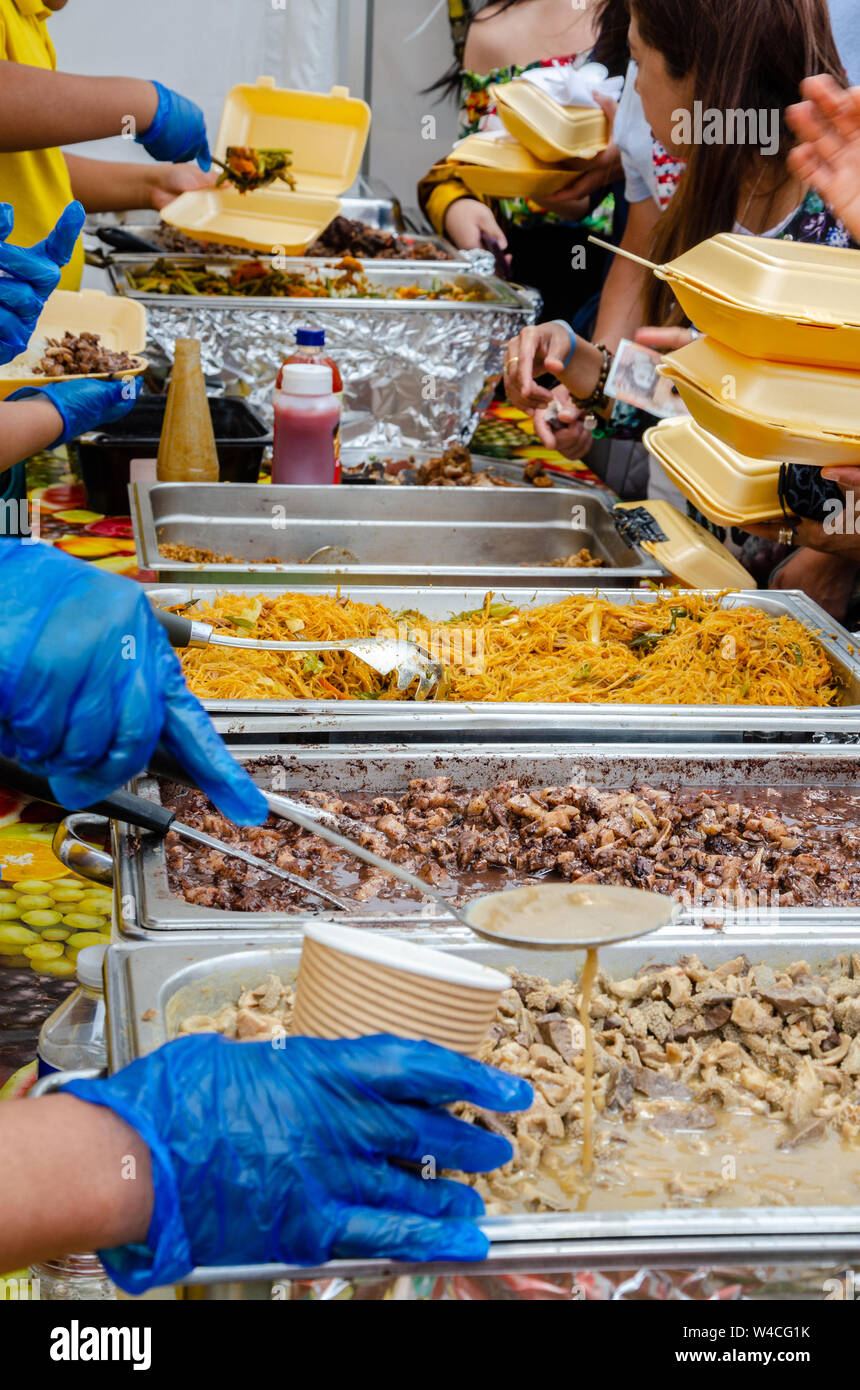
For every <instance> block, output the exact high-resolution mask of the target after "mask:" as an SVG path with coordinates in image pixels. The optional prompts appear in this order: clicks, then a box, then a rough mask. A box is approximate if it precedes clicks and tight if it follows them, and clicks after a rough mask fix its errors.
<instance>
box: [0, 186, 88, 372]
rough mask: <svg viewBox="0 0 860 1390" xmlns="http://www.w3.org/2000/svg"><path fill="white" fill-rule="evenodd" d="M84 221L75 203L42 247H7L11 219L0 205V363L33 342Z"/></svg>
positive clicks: (12, 215) (11, 213)
mask: <svg viewBox="0 0 860 1390" xmlns="http://www.w3.org/2000/svg"><path fill="white" fill-rule="evenodd" d="M85 215H86V214H85V213H84V210H83V208H82V207H81V205H80V203H69V206H68V207H67V208H66V209H65V211H64V212H63V214H62V216H61V217H60V219H59V221H58V222H57V225H56V227H55V228H54V230H53V231H52V232H49V233H48V235H47V236H46V237H45V240H44V241H40V242H37V244H36V245H35V246H9V245H7V243H6V238H7V237H8V236H9V234H10V233H11V231H12V228H13V226H14V224H15V213H14V209H13V208H11V207H10V205H9V204H8V203H0V271H2V272H3V274H2V276H0V362H11V361H12V358H13V357H17V356H18V353H19V352H23V351H24V349H25V348H26V346H27V344H28V343H29V341H30V339H31V338H32V336H33V330H34V329H35V327H36V323H37V321H38V318H39V315H40V314H41V312H42V309H43V307H44V304H45V300H46V299H47V298H48V295H49V294H52V293H53V291H54V290H55V289H56V288H57V285H58V284H59V283H60V271H61V268H62V267H63V266H64V265H67V264H68V262H69V261H70V260H71V257H72V252H73V251H74V249H75V242H76V241H77V239H78V237H79V236H80V232H81V228H82V227H83V225H84V217H85Z"/></svg>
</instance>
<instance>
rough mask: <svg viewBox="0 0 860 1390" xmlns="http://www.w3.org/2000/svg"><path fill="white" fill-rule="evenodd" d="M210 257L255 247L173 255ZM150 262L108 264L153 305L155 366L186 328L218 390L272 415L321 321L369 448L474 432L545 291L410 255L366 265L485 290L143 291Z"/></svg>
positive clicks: (392, 280) (220, 262) (358, 436)
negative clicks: (336, 293)
mask: <svg viewBox="0 0 860 1390" xmlns="http://www.w3.org/2000/svg"><path fill="white" fill-rule="evenodd" d="M154 259H155V258H150V261H149V263H150V264H151V263H152V260H154ZM201 259H205V260H206V263H207V264H208V265H211V266H212V268H213V269H214V270H216V271H220V272H221V273H225V272H229V270H230V268H231V267H232V266H235V265H239V264H242V263H243V262H245V261H247V260H248V257H247V256H245V257H232V258H231V257H226V258H220V259H219V258H209V257H207V258H201V257H194V256H192V257H185V258H183V257H176V258H174V259H172V261H171V264H175V265H181V264H183V263H187V262H188V261H189V260H191V261H195V260H196V261H200V260H201ZM146 263H147V261H146V258H144V259H143V261H140V260H139V259H134V258H129V257H127V256H117V257H115V258H114V259H113V260H112V261H111V262H110V265H109V266H108V271H107V273H108V276H109V278H110V281H111V285H112V287H113V289H114V290H115V291H116V292H117V293H119V294H131V295H132V297H133V298H135V299H139V300H140V301H141V302H142V303H143V304H145V305H146V311H147V342H146V355H147V358H148V360H149V363H150V366H151V367H152V368H153V370H155V371H156V372H162V373H166V372H167V371H168V370H169V367H170V364H171V363H172V361H173V356H174V350H175V344H176V339H177V338H188V337H191V338H197V339H199V341H200V345H201V361H202V365H203V371H204V374H205V376H206V380H207V384H209V385H210V389H218V388H219V386H220V388H221V389H224V390H231V391H236V390H237V389H238V390H239V391H240V393H241V394H242V395H243V396H245V397H246V398H247V400H248V403H249V404H250V405H251V406H252V407H253V409H254V410H255V411H257V413H258V414H260V415H261V416H262V417H263V419H264V420H265V421H266V422H267V423H270V422H271V420H272V394H273V389H274V380H275V376H276V374H277V371H278V368H279V367H280V366H281V363H282V362H283V360H284V358H285V357H286V356H287V354H288V353H289V352H290V351H291V350H292V347H293V343H294V337H295V330H296V329H297V328H299V327H304V326H308V327H311V328H323V329H325V333H326V347H327V349H328V351H329V352H331V353H332V355H333V356H334V358H335V359H336V361H337V363H338V366H339V367H340V370H341V373H342V376H343V380H344V383H345V411H344V437H345V438H347V439H349V440H350V442H351V443H353V444H356V445H368V446H369V447H376V446H379V447H382V448H388V447H389V446H391V445H392V444H397V445H401V444H403V445H407V447H412V446H413V445H422V444H425V443H426V442H427V440H437V439H438V440H441V441H443V442H444V443H450V442H453V441H455V440H460V439H468V438H470V437H471V435H472V433H473V432H474V430H475V427H476V425H477V423H478V420H479V419H480V417H481V414H482V412H483V411H484V410H485V409H486V407H487V406H488V405H489V403H490V400H491V398H492V394H493V391H494V389H495V386H496V383H497V381H498V380H499V376H500V375H501V369H502V360H503V353H504V349H505V345H506V343H507V342H509V341H510V339H511V338H512V337H514V335H515V334H517V333H518V332H519V331H520V330H521V329H522V328H524V327H525V326H526V324H528V323H532V322H534V319H535V316H536V314H537V310H538V305H539V302H540V301H539V297H536V295H535V293H534V292H533V291H529V290H525V289H522V288H520V287H516V286H511V285H509V284H506V283H505V282H504V281H502V280H499V279H496V278H494V277H492V276H484V275H477V274H475V273H473V272H471V271H470V272H469V273H466V272H464V271H463V270H462V269H460V268H458V267H457V266H454V267H452V266H451V265H446V263H445V262H443V263H441V264H434V265H433V266H432V267H428V266H427V265H426V264H425V265H417V264H415V263H414V262H409V261H368V262H367V263H366V265H365V267H364V269H365V271H366V273H367V276H368V279H369V281H370V284H371V286H373V287H376V288H378V289H380V290H383V289H386V290H390V289H395V288H396V287H398V286H402V285H415V284H417V285H420V286H423V287H424V288H426V289H427V290H430V289H431V287H432V285H433V283H434V281H436V280H439V279H453V280H455V281H456V282H457V283H458V284H461V285H462V286H464V288H467V289H476V290H480V291H481V292H482V294H484V295H486V298H483V299H481V300H480V301H475V302H473V303H458V302H455V301H453V300H431V299H371V298H367V299H300V298H280V299H276V298H263V297H262V296H249V295H182V294H178V295H163V294H141V293H140V292H139V291H137V290H131V289H130V287H129V284H128V280H127V272H128V271H129V270H131V269H132V268H134V269H138V270H139V269H140V268H141V266H142V265H144V264H146ZM333 263H334V262H333V261H326V260H317V259H308V258H307V257H305V258H301V257H296V258H287V259H285V260H284V261H283V262H281V263H280V264H281V265H282V266H283V267H284V268H286V269H295V270H302V271H309V272H312V273H314V274H323V275H324V274H325V273H326V268H327V267H328V266H329V265H331V264H333Z"/></svg>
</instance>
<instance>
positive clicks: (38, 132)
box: [0, 60, 158, 154]
mask: <svg viewBox="0 0 860 1390" xmlns="http://www.w3.org/2000/svg"><path fill="white" fill-rule="evenodd" d="M0 87H2V90H3V101H2V103H0V151H2V152H3V153H6V154H8V153H12V152H15V151H20V150H45V149H51V148H52V147H53V146H56V145H67V144H78V143H79V142H81V141H84V140H102V139H105V138H108V137H110V136H112V135H120V134H122V132H123V130H124V129H126V123H127V122H128V121H129V119H130V120H131V121H132V122H133V123H134V131H133V132H132V133H133V134H137V133H139V132H143V131H145V130H148V129H149V127H150V126H151V125H152V122H153V121H154V119H155V114H156V111H157V109H158V92H157V90H156V87H155V85H154V83H152V82H146V81H143V80H141V79H139V78H136V77H78V76H75V75H73V74H72V73H67V72H51V71H48V70H46V69H44V68H34V67H28V66H27V65H26V64H24V63H13V62H9V61H6V60H4V61H0Z"/></svg>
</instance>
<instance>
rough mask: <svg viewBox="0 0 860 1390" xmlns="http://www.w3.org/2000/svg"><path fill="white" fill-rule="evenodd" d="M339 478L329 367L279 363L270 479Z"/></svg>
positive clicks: (337, 413)
mask: <svg viewBox="0 0 860 1390" xmlns="http://www.w3.org/2000/svg"><path fill="white" fill-rule="evenodd" d="M339 481H340V402H339V401H338V398H337V396H336V395H335V392H334V381H333V378H332V370H331V367H328V366H324V365H323V364H322V363H319V364H318V363H311V362H294V363H289V362H286V363H284V365H283V367H282V368H281V370H280V373H279V375H278V389H277V391H276V392H275V443H274V452H273V457H272V482H273V483H302V484H305V485H313V484H328V483H335V482H339Z"/></svg>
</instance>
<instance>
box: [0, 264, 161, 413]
mask: <svg viewBox="0 0 860 1390" xmlns="http://www.w3.org/2000/svg"><path fill="white" fill-rule="evenodd" d="M67 332H68V333H98V335H99V337H100V338H101V341H102V345H103V346H104V347H106V348H109V349H110V350H111V351H113V352H127V353H129V354H130V355H131V356H134V357H136V358H137V362H136V364H135V366H134V367H131V368H129V369H128V370H126V371H124V372H121V373H116V372H92V373H81V375H80V376H65V377H46V376H41V375H37V374H36V373H35V372H26V373H23V372H22V373H20V374H18V375H14V376H12V375H9V372H10V368H15V369H17V368H20V367H23V366H26V365H27V364H28V363H30V362H33V363H34V365H35V362H36V361H37V360H38V358H37V357H34V351H33V348H32V347H30V348H28V349H27V350H26V351H25V352H22V353H20V354H19V355H18V356H17V357H15V358H13V360H12V361H11V362H6V363H4V364H3V366H0V400H5V399H6V397H7V396H10V395H11V394H12V392H13V391H18V390H20V389H21V387H22V386H45V385H46V384H47V383H48V382H49V381H80V380H82V379H83V378H84V377H87V376H88V377H92V379H94V380H104V379H105V378H108V377H112V376H117V375H121V376H140V374H141V372H143V371H145V370H146V365H147V363H146V359H145V358H144V357H141V356H140V355H139V354H140V353H141V352H142V351H143V348H144V346H145V344H146V309H145V308H144V306H143V305H142V304H140V303H135V302H134V301H132V300H123V299H120V298H118V297H117V296H116V295H110V294H105V292H104V290H54V293H53V294H52V295H50V296H49V297H48V299H47V300H46V301H45V307H44V308H43V310H42V312H41V314H40V315H39V321H38V323H37V324H36V327H35V329H34V330H33V337H34V338H62V337H63V334H64V333H67Z"/></svg>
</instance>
